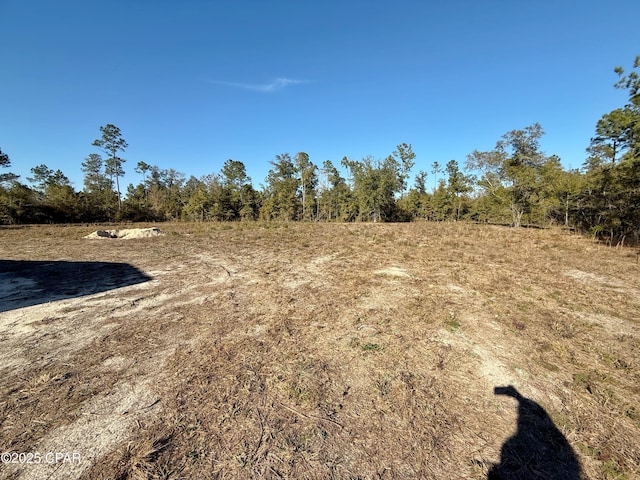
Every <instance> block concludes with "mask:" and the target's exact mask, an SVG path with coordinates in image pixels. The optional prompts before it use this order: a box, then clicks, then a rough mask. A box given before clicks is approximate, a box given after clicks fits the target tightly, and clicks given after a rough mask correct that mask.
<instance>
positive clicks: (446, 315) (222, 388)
mask: <svg viewBox="0 0 640 480" xmlns="http://www.w3.org/2000/svg"><path fill="white" fill-rule="evenodd" d="M161 228H162V229H163V231H165V232H166V233H167V235H165V236H162V237H155V238H143V239H133V240H121V239H113V240H88V239H83V238H82V237H83V236H84V235H86V234H88V233H90V232H91V231H93V230H95V228H82V227H25V228H9V229H6V228H5V229H0V268H2V265H5V269H6V268H7V267H6V266H7V265H12V268H13V267H15V266H16V265H18V264H17V263H16V262H15V261H29V262H44V263H38V264H34V263H29V264H28V265H32V266H33V265H36V266H37V267H38V268H37V269H36V270H38V271H41V272H49V273H48V275H47V276H45V275H44V274H43V275H41V276H40V277H38V276H37V275H36V276H34V274H33V272H31V273H28V274H27V273H24V272H23V273H20V271H14V270H16V268H13V270H12V271H11V272H6V271H5V272H3V271H0V306H2V308H0V369H1V375H0V412H1V415H0V422H1V423H0V452H16V453H18V452H22V453H28V452H32V453H33V452H38V453H41V454H42V455H44V454H46V453H49V452H67V453H69V454H72V453H76V454H78V455H77V457H75V458H76V459H77V458H78V457H79V458H80V461H73V462H69V461H62V460H61V461H59V462H54V463H48V462H42V463H40V464H38V465H35V464H20V463H5V464H2V465H0V468H1V469H2V470H0V478H20V479H40V478H52V479H57V478H60V479H63V478H64V479H88V478H98V479H103V478H104V479H107V478H117V479H122V480H124V479H138V478H163V479H178V478H353V479H356V478H362V479H368V478H443V479H445V478H446V479H449V478H469V479H484V478H487V477H488V476H489V478H498V477H497V476H496V475H498V476H500V475H501V476H502V478H569V479H571V478H590V479H600V478H602V479H605V478H607V479H624V478H626V479H633V478H640V447H639V446H640V363H639V359H640V332H639V330H638V325H639V323H640V277H639V275H638V273H639V270H640V267H639V266H638V264H637V258H636V256H635V254H634V252H633V251H630V250H624V249H610V248H606V247H604V246H600V245H597V244H594V243H592V242H591V241H589V240H588V239H585V238H582V237H579V236H574V235H569V234H567V233H564V232H561V231H559V230H514V229H508V228H501V227H491V226H479V225H468V224H427V223H424V224H395V225H393V224H384V225H381V224H379V225H371V224H346V225H343V224H329V225H315V224H314V225H308V224H306V225H305V224H234V225H229V224H169V225H162V226H161ZM2 261H4V263H2ZM9 261H11V262H9ZM79 262H83V263H79ZM98 262H101V263H98ZM42 265H46V266H47V267H46V268H48V269H49V270H46V269H43V268H41V267H42ZM96 265H98V266H100V268H98V269H96V268H95V266H96ZM123 265H124V266H126V267H127V268H130V269H131V270H132V271H133V272H129V271H125V270H122V268H124V267H123ZM63 266H64V268H66V269H67V270H65V271H64V272H66V273H64V272H62V273H60V269H61V268H62V267H63ZM71 267H75V270H68V268H71ZM78 267H82V268H80V269H78ZM92 268H93V270H92ZM18 270H19V269H18ZM78 270H82V271H91V272H92V274H91V275H87V274H85V275H81V274H78V273H77V271H78ZM96 270H97V272H96ZM100 271H102V272H104V273H105V275H104V276H102V275H100V273H99V272H100ZM50 272H57V273H54V274H52V273H50ZM69 272H72V273H69ZM114 272H116V273H114ZM105 277H106V278H105ZM47 278H50V281H49V282H47ZM62 278H63V279H64V281H62V280H61V279H62ZM114 278H115V280H114ZM73 279H75V281H74V280H73ZM61 285H62V286H61ZM121 285H122V286H121ZM63 287H64V288H63ZM508 385H512V386H513V387H515V389H517V391H516V393H514V391H513V390H511V389H498V390H497V391H496V393H501V394H500V395H496V394H494V388H495V387H506V386H508ZM518 392H519V393H518ZM520 394H521V395H522V397H520V396H519V395H520ZM3 458H4V459H6V458H10V457H3ZM23 458H25V457H23ZM50 458H51V457H49V459H50ZM18 460H19V459H18ZM490 471H491V473H490Z"/></svg>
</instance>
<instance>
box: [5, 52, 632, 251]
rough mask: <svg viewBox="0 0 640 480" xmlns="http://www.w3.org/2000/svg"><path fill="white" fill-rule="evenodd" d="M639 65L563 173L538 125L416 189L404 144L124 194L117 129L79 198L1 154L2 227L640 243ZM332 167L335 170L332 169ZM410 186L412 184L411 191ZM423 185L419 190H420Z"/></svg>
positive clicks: (232, 170) (147, 177)
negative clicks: (503, 227) (376, 153)
mask: <svg viewBox="0 0 640 480" xmlns="http://www.w3.org/2000/svg"><path fill="white" fill-rule="evenodd" d="M639 68H640V56H639V57H637V58H636V59H635V63H634V65H633V69H632V71H631V72H629V73H625V71H624V70H623V69H622V68H620V67H618V68H616V69H615V71H616V73H617V74H618V76H619V80H618V82H617V83H616V84H615V87H616V88H619V89H623V90H626V91H627V92H628V94H629V97H628V102H627V104H626V105H624V106H622V107H620V108H617V109H615V110H613V111H611V112H609V113H606V114H604V115H603V116H602V118H601V119H600V120H599V121H598V122H597V124H596V126H595V134H594V136H593V138H591V141H590V142H585V143H589V144H588V148H587V149H586V154H585V162H584V165H583V168H582V169H579V170H565V169H563V167H562V165H561V162H560V158H558V157H557V156H555V155H546V154H545V153H543V152H542V151H541V148H540V141H541V138H542V137H543V134H544V132H543V129H542V127H541V126H540V125H539V124H534V125H530V126H527V127H525V128H522V129H516V130H512V131H510V132H507V133H505V134H504V135H503V136H502V137H501V138H500V139H498V141H497V142H496V146H495V148H494V149H493V150H490V151H473V152H471V153H470V154H469V155H468V156H467V158H466V161H465V162H464V165H461V164H460V163H459V162H458V161H457V160H450V161H448V162H447V163H446V164H440V163H439V162H433V164H432V165H430V168H428V171H425V170H420V171H419V173H418V174H417V175H416V176H415V178H414V179H411V178H410V172H411V171H412V169H413V168H414V166H415V158H416V155H415V153H414V152H413V150H412V147H411V145H410V144H406V143H402V144H400V145H398V146H397V148H396V149H395V150H394V151H393V152H392V153H391V154H390V155H389V156H387V157H386V158H384V159H374V158H371V157H366V158H363V159H361V160H353V159H349V158H346V157H345V158H343V159H342V160H341V162H340V164H339V165H336V164H334V163H333V162H332V161H330V160H326V161H324V162H323V163H322V164H321V165H319V164H315V163H314V162H313V161H312V160H311V159H310V158H309V155H307V154H306V153H304V152H299V153H297V154H295V155H294V156H293V157H292V156H291V155H289V154H288V153H283V154H279V155H275V158H274V159H273V160H272V161H271V162H270V163H271V167H272V168H271V169H270V170H269V173H268V175H267V178H266V180H265V184H264V186H263V187H261V188H260V189H256V188H255V187H254V185H253V184H252V181H251V178H249V177H248V176H247V173H246V169H245V165H244V164H243V163H242V162H241V161H238V160H227V161H226V162H225V163H224V165H223V166H222V168H221V170H220V172H217V173H211V174H209V175H205V176H203V177H201V178H196V177H194V176H190V177H189V178H186V176H185V174H183V173H181V172H178V171H176V170H174V169H172V168H171V169H162V168H159V167H158V166H155V165H148V164H147V163H145V162H138V163H137V164H136V166H135V171H136V172H137V173H139V174H140V177H141V181H140V183H139V184H138V185H132V184H130V185H129V186H128V187H127V189H126V192H124V191H121V186H120V179H121V177H122V176H123V175H124V164H125V160H124V159H123V158H122V157H121V155H122V154H123V153H124V152H125V150H126V148H127V147H128V144H127V142H126V141H125V140H124V138H123V136H122V132H121V131H120V129H119V128H118V127H117V126H115V125H112V124H107V125H105V126H103V127H100V133H101V136H100V138H98V139H96V140H95V141H94V142H93V143H92V145H93V146H94V147H95V149H96V150H97V151H99V152H101V153H90V154H88V156H87V157H86V158H85V159H84V162H82V164H81V168H82V171H83V173H84V186H83V189H82V190H81V191H75V190H74V188H73V187H72V186H71V183H70V181H69V179H68V178H67V176H65V174H64V173H63V172H62V171H60V170H55V171H54V170H52V169H50V168H49V167H47V166H46V165H44V164H42V165H37V166H34V167H33V168H31V173H32V176H31V177H28V178H27V179H26V180H27V182H28V184H25V183H23V182H21V181H19V180H20V179H19V177H18V176H17V175H14V174H12V173H10V172H8V170H7V169H10V167H11V159H10V157H9V155H8V154H7V153H3V152H2V151H1V150H0V168H1V170H0V223H3V224H25V223H75V222H112V221H118V222H119V221H166V220H185V221H236V220H259V219H260V220H285V221H295V220H298V221H340V222H353V221H373V222H378V221H380V222H382V221H384V222H394V221H413V220H417V219H425V220H431V221H445V220H463V219H467V220H472V221H476V222H491V223H501V224H510V225H513V226H517V227H518V226H522V225H537V226H545V225H550V224H555V225H564V226H567V227H572V228H576V229H578V230H580V231H583V232H588V233H590V234H591V235H593V236H594V237H597V238H600V239H603V240H605V241H607V242H609V243H611V244H620V243H625V242H627V243H638V242H639V240H640V238H639V237H640V121H639V120H640V76H639V74H638V70H637V69H639ZM339 167H341V168H339ZM410 180H413V181H412V183H411V184H410ZM427 184H428V185H427Z"/></svg>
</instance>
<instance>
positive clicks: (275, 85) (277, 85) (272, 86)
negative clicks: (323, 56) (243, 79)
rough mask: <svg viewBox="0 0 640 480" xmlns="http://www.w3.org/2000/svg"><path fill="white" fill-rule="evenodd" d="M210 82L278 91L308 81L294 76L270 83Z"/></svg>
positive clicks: (255, 89) (267, 91)
mask: <svg viewBox="0 0 640 480" xmlns="http://www.w3.org/2000/svg"><path fill="white" fill-rule="evenodd" d="M209 82H210V83H215V84H217V85H226V86H228V87H235V88H242V89H244V90H252V91H254V92H265V93H271V92H277V91H279V90H284V89H285V88H287V87H289V86H291V85H299V84H301V83H306V82H305V81H304V80H296V79H294V78H276V79H275V80H273V81H272V82H270V83H238V82H222V81H211V80H209Z"/></svg>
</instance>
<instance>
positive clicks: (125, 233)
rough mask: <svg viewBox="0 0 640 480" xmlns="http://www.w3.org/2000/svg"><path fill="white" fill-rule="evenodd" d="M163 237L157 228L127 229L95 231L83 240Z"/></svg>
mask: <svg viewBox="0 0 640 480" xmlns="http://www.w3.org/2000/svg"><path fill="white" fill-rule="evenodd" d="M160 235H164V233H162V232H161V231H160V229H159V228H157V227H152V228H129V229H124V230H96V231H95V232H93V233H90V234H89V235H86V236H85V237H84V238H126V239H130V238H149V237H158V236H160Z"/></svg>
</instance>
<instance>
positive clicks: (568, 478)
mask: <svg viewBox="0 0 640 480" xmlns="http://www.w3.org/2000/svg"><path fill="white" fill-rule="evenodd" d="M494 393H495V394H496V395H506V396H509V397H512V398H514V399H516V400H517V401H518V430H517V432H516V433H515V435H513V436H512V437H511V438H509V439H508V440H507V441H506V442H505V443H504V445H503V446H502V450H501V452H500V463H498V464H496V465H494V466H493V468H491V470H490V471H489V473H488V475H487V480H512V479H513V480H515V479H518V480H534V479H535V480H542V479H544V480H551V479H563V480H580V479H581V478H582V476H581V469H580V462H579V461H578V458H577V457H576V454H575V452H574V451H573V449H572V448H571V445H569V442H567V439H566V438H565V437H564V435H563V434H562V433H561V432H560V430H558V428H557V427H556V426H555V425H554V423H553V420H551V418H550V417H549V415H548V414H547V412H545V410H544V409H543V408H542V407H541V406H540V405H538V404H537V403H536V402H534V401H533V400H530V399H528V398H526V397H524V396H522V395H521V394H520V392H518V391H517V390H516V389H515V388H514V387H512V386H508V387H496V388H495V389H494Z"/></svg>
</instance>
